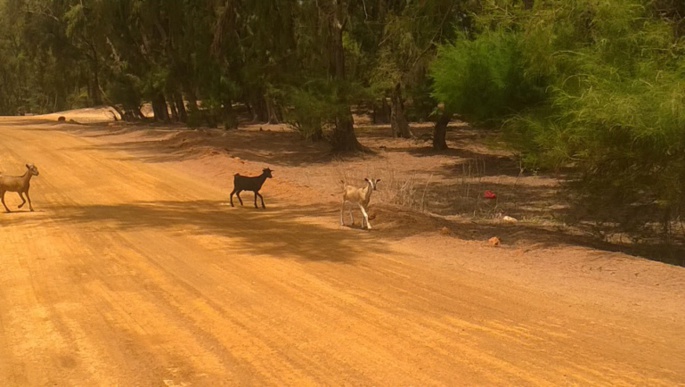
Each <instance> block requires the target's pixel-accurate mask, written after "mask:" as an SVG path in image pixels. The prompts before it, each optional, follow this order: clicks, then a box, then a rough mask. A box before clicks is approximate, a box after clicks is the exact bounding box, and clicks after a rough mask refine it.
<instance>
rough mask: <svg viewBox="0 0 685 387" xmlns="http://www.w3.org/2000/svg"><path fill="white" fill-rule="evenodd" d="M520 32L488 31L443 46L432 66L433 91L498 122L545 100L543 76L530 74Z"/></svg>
mask: <svg viewBox="0 0 685 387" xmlns="http://www.w3.org/2000/svg"><path fill="white" fill-rule="evenodd" d="M521 40H522V38H521V34H518V33H514V32H509V31H485V32H483V33H482V34H481V35H479V36H478V38H476V39H475V40H468V39H467V38H466V36H465V35H463V34H462V35H461V36H460V39H459V40H458V41H457V42H455V43H454V44H451V45H445V46H442V47H441V49H440V51H439V53H438V57H437V59H436V60H435V62H434V63H433V66H432V68H431V76H432V77H433V79H434V96H435V98H436V99H438V100H439V101H441V102H444V103H445V105H446V107H447V108H448V109H450V110H453V111H455V112H457V113H460V114H462V115H463V116H464V117H466V118H467V119H468V120H470V121H477V122H483V121H490V122H498V121H501V120H503V119H505V118H506V117H507V116H509V115H511V114H512V113H514V112H517V111H519V110H521V109H523V108H526V107H528V106H534V105H535V104H537V103H539V102H541V101H542V100H543V99H544V88H543V86H544V85H543V84H541V82H539V79H540V78H539V77H531V76H527V74H526V66H525V65H526V63H525V62H524V57H523V53H522V48H521V45H520V41H521Z"/></svg>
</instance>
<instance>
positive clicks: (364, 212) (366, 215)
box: [359, 203, 371, 230]
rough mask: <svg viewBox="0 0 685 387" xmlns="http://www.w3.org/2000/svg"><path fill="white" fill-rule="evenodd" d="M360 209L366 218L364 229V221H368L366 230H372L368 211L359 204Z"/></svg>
mask: <svg viewBox="0 0 685 387" xmlns="http://www.w3.org/2000/svg"><path fill="white" fill-rule="evenodd" d="M359 209H360V210H362V215H364V218H363V219H362V228H364V221H366V228H367V229H369V230H371V223H369V214H367V213H366V210H365V209H364V206H362V205H361V203H360V204H359Z"/></svg>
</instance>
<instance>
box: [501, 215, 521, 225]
mask: <svg viewBox="0 0 685 387" xmlns="http://www.w3.org/2000/svg"><path fill="white" fill-rule="evenodd" d="M502 221H503V222H507V223H516V222H518V219H516V218H512V217H511V216H507V215H505V216H503V217H502Z"/></svg>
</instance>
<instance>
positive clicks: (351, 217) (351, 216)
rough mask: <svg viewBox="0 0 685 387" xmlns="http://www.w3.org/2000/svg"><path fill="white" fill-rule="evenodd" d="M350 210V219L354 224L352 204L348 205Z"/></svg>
mask: <svg viewBox="0 0 685 387" xmlns="http://www.w3.org/2000/svg"><path fill="white" fill-rule="evenodd" d="M347 210H348V212H349V213H350V221H351V222H352V224H353V225H354V215H353V214H352V206H350V207H347Z"/></svg>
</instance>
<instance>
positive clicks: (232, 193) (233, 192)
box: [231, 189, 235, 207]
mask: <svg viewBox="0 0 685 387" xmlns="http://www.w3.org/2000/svg"><path fill="white" fill-rule="evenodd" d="M234 194H235V189H234V190H233V191H231V207H235V206H234V205H233V195H234Z"/></svg>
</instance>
